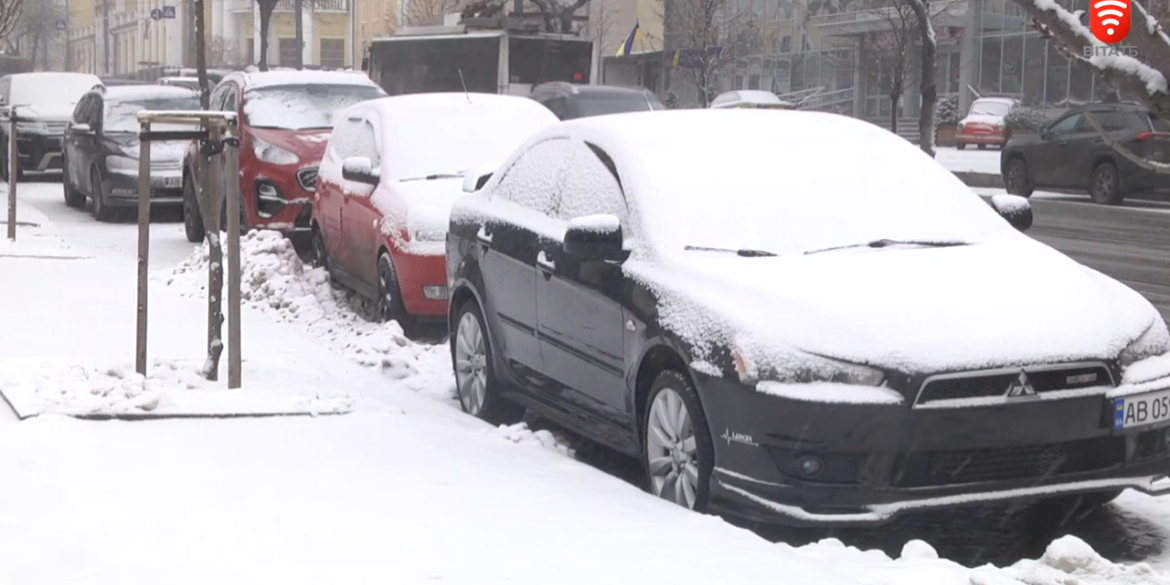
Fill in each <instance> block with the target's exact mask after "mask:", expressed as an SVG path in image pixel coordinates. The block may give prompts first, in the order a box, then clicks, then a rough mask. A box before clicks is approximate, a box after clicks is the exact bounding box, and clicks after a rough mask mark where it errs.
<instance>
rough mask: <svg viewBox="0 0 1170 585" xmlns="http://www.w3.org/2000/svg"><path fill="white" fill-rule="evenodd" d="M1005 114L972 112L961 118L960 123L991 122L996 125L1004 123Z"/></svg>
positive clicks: (990, 123)
mask: <svg viewBox="0 0 1170 585" xmlns="http://www.w3.org/2000/svg"><path fill="white" fill-rule="evenodd" d="M1003 120H1004V116H993V115H990V114H970V115H968V116H967V117H966V118H963V119H962V120H959V124H989V125H991V126H995V125H997V124H1001V123H1003Z"/></svg>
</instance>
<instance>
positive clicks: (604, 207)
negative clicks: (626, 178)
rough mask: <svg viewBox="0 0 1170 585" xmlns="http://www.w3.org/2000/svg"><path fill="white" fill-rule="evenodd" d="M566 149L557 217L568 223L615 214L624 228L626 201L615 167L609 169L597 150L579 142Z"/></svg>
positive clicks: (605, 157) (604, 158) (576, 141)
mask: <svg viewBox="0 0 1170 585" xmlns="http://www.w3.org/2000/svg"><path fill="white" fill-rule="evenodd" d="M567 150H568V159H567V163H568V164H566V165H565V169H564V174H563V177H564V181H563V184H562V188H561V202H560V205H559V207H558V209H557V216H558V217H560V218H561V219H563V220H565V221H568V220H572V219H575V218H578V217H584V216H587V215H598V214H607V215H615V216H617V217H618V219H620V220H621V221H622V224H623V226H624V225H625V220H626V216H627V215H628V212H627V209H626V198H625V195H623V194H622V187H621V183H620V182H619V181H618V178H617V173H616V168H611V166H610V165H612V164H613V161H612V160H611V159H610V158H609V156H608V155H606V154H605V152H604V151H602V150H601V149H600V148H598V147H596V146H592V145H589V144H587V143H585V142H583V141H580V140H573V141H572V142H571V143H570V144H569V145H568V149H567ZM598 153H600V156H599V154H598ZM606 161H609V165H607V164H606Z"/></svg>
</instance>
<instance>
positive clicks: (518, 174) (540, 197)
mask: <svg viewBox="0 0 1170 585" xmlns="http://www.w3.org/2000/svg"><path fill="white" fill-rule="evenodd" d="M569 146H570V144H569V140H568V139H565V138H551V139H549V140H545V141H544V142H540V143H537V144H535V145H533V146H532V147H531V148H529V149H528V150H527V151H526V152H525V153H524V154H522V155H520V158H518V159H516V162H515V163H514V164H513V165H512V166H511V167H509V168H508V170H507V171H506V172H505V173H504V176H503V177H501V178H500V182H499V183H498V184H497V185H496V188H495V189H494V190H493V191H492V196H493V197H499V198H501V199H504V200H507V201H511V202H513V203H515V204H517V205H520V206H522V207H527V208H529V209H532V210H534V211H537V212H540V213H542V214H544V215H548V216H550V217H551V216H553V215H554V213H555V212H556V209H557V204H558V203H559V200H560V194H561V185H562V184H563V182H564V175H563V170H564V167H565V164H566V162H567V161H568V160H570V156H569Z"/></svg>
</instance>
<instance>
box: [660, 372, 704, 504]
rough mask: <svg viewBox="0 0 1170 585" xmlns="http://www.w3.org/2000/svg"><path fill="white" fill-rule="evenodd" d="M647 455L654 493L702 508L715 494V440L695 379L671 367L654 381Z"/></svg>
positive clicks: (679, 502) (678, 502)
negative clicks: (713, 488)
mask: <svg viewBox="0 0 1170 585" xmlns="http://www.w3.org/2000/svg"><path fill="white" fill-rule="evenodd" d="M647 403H648V404H649V406H648V407H647V408H646V416H645V420H644V421H643V427H642V428H643V433H642V434H643V438H642V455H643V462H644V463H645V466H646V478H647V480H648V483H649V486H648V487H649V488H650V493H652V494H654V495H656V496H658V497H660V498H662V499H664V500H669V501H671V502H674V503H676V504H678V505H680V506H683V507H684V508H689V509H691V510H697V511H700V512H701V511H703V510H705V509H706V507H707V502H708V499H709V497H710V483H711V473H712V471H713V470H714V465H715V446H714V444H713V443H712V440H711V433H710V431H709V430H708V427H707V417H706V416H705V415H704V414H703V407H702V405H701V404H700V403H699V394H698V392H696V391H695V386H694V384H692V383H691V381H690V379H689V378H687V376H686V375H685V374H683V373H681V372H676V371H673V370H667V371H665V372H662V373H661V374H659V375H658V378H657V379H655V380H654V385H653V386H651V387H650V395H649V397H648V401H647Z"/></svg>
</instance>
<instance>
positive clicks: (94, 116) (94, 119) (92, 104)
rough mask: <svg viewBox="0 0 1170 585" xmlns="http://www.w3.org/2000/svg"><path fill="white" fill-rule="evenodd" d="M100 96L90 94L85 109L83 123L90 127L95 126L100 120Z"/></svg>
mask: <svg viewBox="0 0 1170 585" xmlns="http://www.w3.org/2000/svg"><path fill="white" fill-rule="evenodd" d="M102 102H103V100H102V98H101V97H100V96H96V95H94V96H90V98H89V107H87V108H86V109H85V123H86V124H89V125H90V127H92V128H97V127H98V126H100V125H101V122H102Z"/></svg>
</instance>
